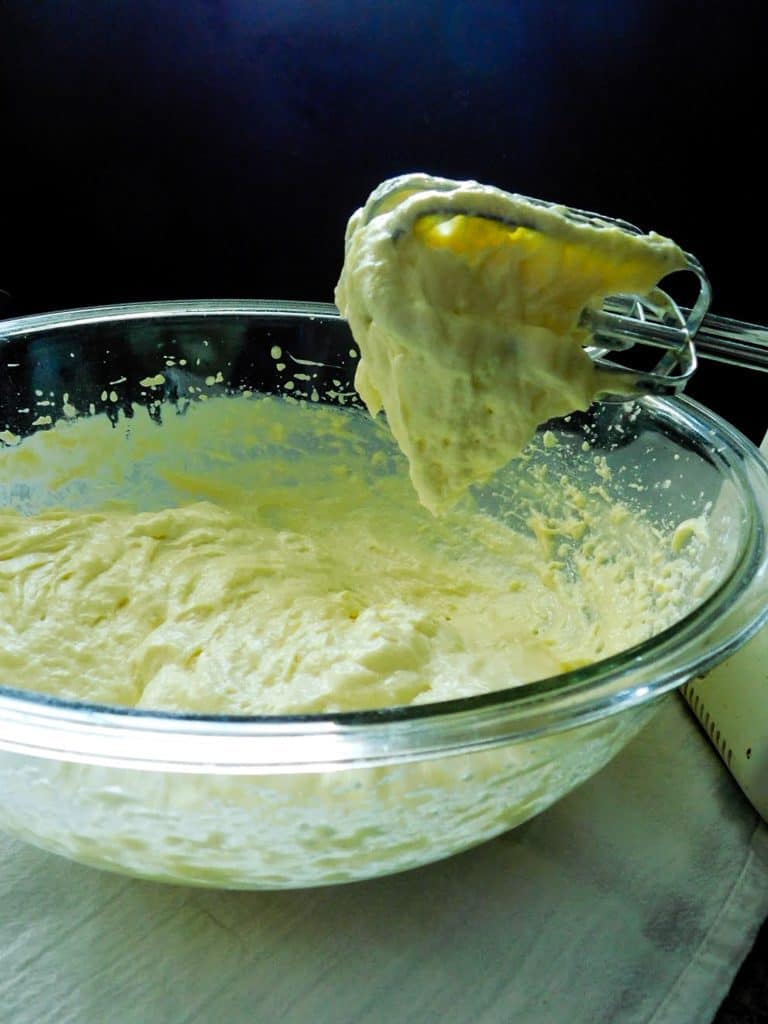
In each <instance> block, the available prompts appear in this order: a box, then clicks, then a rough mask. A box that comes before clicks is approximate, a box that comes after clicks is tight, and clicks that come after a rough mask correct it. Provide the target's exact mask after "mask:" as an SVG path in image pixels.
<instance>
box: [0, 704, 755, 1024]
mask: <svg viewBox="0 0 768 1024" xmlns="http://www.w3.org/2000/svg"><path fill="white" fill-rule="evenodd" d="M766 913H768V827H766V825H765V824H762V823H760V822H759V820H758V817H757V814H756V813H755V812H754V811H753V810H752V808H751V807H750V805H749V804H748V803H747V801H746V800H745V799H744V798H743V797H742V795H741V792H740V791H739V790H738V788H737V787H736V786H735V784H734V783H733V781H732V780H731V777H730V776H729V774H728V773H727V771H726V770H725V768H724V767H723V765H722V764H721V762H720V760H719V759H718V757H717V755H716V754H715V753H714V751H713V750H712V748H711V747H710V745H709V743H708V741H707V740H706V739H705V737H704V736H703V734H702V733H701V731H700V730H699V728H698V726H697V725H696V723H695V722H694V720H693V718H692V717H691V716H690V714H689V713H688V711H687V710H686V708H685V707H684V706H683V703H682V701H681V700H679V699H678V698H676V697H675V698H672V699H670V700H669V701H668V702H667V703H666V705H665V706H664V707H663V708H662V710H661V712H660V713H659V715H658V716H657V717H656V718H655V719H654V720H653V721H652V722H651V724H650V725H649V726H648V727H647V728H646V729H645V731H644V732H643V733H642V734H641V735H640V736H639V737H637V738H636V739H635V740H634V741H633V743H632V744H631V745H630V746H629V747H628V748H627V749H626V750H625V751H624V752H623V753H622V754H621V755H620V756H619V757H618V758H617V759H616V760H614V761H613V762H612V764H610V765H609V766H608V767H607V768H605V769H603V771H602V772H601V773H600V774H599V775H597V776H596V777H595V778H594V779H592V780H590V781H589V782H588V783H586V784H585V785H583V786H582V787H581V788H580V789H578V790H577V791H576V792H574V793H572V794H571V795H570V796H568V797H567V798H565V799H564V800H562V801H561V802H560V803H559V804H557V805H556V806H555V807H553V808H551V809H550V810H549V811H547V812H546V813H545V814H542V815H540V816H539V817H538V818H536V819H534V820H533V821H531V822H529V823H527V824H526V825H523V826H522V827H520V828H518V829H517V830H515V831H513V832H510V833H508V834H507V835H505V836H503V837H501V838H500V839H497V840H495V841H493V842H490V843H486V844H485V845H483V846H480V847H478V848H476V849H475V850H472V851H469V852H467V853H464V854H461V855H459V856H456V857H453V858H451V859H450V860H447V861H444V862H442V863H439V864H434V865H431V866H428V867H425V868H420V869H418V870H416V871H412V872H410V873H407V874H403V875H399V876H393V877H390V878H384V879H378V880H375V881H371V882H362V883H355V884H353V885H349V886H342V887H336V888H325V889H313V890H304V891H300V892H274V893H269V892H265V893H259V892H253V893H236V892H214V891H208V890H202V889H187V888H176V887H171V886H162V885H159V884H153V883H148V882H140V881H135V880H130V879H126V878H121V877H118V876H116V875H110V874H106V873H101V872H97V871H94V870H92V869H89V868H84V867H80V866H78V865H75V864H71V863H68V862H67V861H65V860H62V859H60V858H57V857H54V856H50V855H48V854H45V853H42V852H40V851H38V850H35V849H33V848H32V847H28V846H25V845H23V844H21V843H18V842H16V841H15V840H11V839H9V838H7V837H3V838H2V839H0V1019H1V1020H2V1021H3V1022H7V1024H104V1022H110V1024H112V1022H114V1024H134V1022H136V1024H193V1022H202V1024H207V1022H209V1021H216V1022H218V1021H220V1022H222V1024H241V1022H242V1024H246V1022H247V1024H254V1022H256V1024H264V1022H266V1024H270V1022H272V1021H274V1022H281V1024H283V1022H284V1024H310V1022H311V1024H324V1022H328V1024H347V1022H349V1024H353V1022H354V1024H379V1022H384V1021H386V1022H399V1021H403V1022H409V1024H410V1022H416V1024H419V1022H426V1024H432V1022H437V1021H441V1022H442V1021H445V1022H446V1024H451V1022H455V1024H469V1022H473V1024H496V1022H505V1024H506V1022H515V1024H529V1022H530V1024H550V1022H552V1024H561V1022H563V1024H582V1022H583V1024H599V1022H610V1024H634V1022H642V1024H688V1022H690V1024H706V1022H707V1021H710V1020H711V1019H712V1017H713V1016H714V1014H715V1012H716V1010H717V1008H718V1005H719V1003H720V1001H721V999H722V998H723V996H724V995H725V993H726V991H727V989H728V987H729V985H730V983H731V981H732V979H733V977H734V975H735V973H736V971H737V969H738V966H739V965H740V963H741V961H742V959H743V958H744V956H745V955H746V953H747V952H748V950H749V948H750V945H751V943H752V941H753V939H754V936H755V934H756V932H757V929H758V927H759V925H760V923H761V922H762V920H763V919H764V917H765V916H766Z"/></svg>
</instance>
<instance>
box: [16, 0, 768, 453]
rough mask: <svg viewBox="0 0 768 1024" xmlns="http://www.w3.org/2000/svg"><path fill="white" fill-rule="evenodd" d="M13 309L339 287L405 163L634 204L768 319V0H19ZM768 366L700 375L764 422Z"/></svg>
mask: <svg viewBox="0 0 768 1024" xmlns="http://www.w3.org/2000/svg"><path fill="white" fill-rule="evenodd" d="M0 11H1V12H2V13H0V88H1V90H2V91H1V92H0V97H1V99H2V104H3V110H2V119H1V120H0V130H1V131H2V144H1V148H0V181H1V182H2V192H1V193H0V195H2V200H3V201H2V207H1V210H2V213H1V214H0V225H1V226H2V234H1V235H0V239H1V240H2V244H1V245H0V289H5V291H6V292H7V293H8V294H7V295H6V296H3V295H2V294H0V306H2V307H3V308H2V310H0V312H2V313H4V315H15V314H22V313H27V312H35V311H42V310H48V309H54V308H64V307H70V306H77V305H92V304H100V303H106V302H116V301H132V300H141V299H156V298H182V297H229V296H237V297H246V296H247V297H264V298H304V299H319V300H323V299H325V300H330V299H332V294H333V285H334V283H335V280H336V277H337V274H338V271H339V268H340V263H341V250H342V239H343V231H344V225H345V222H346V218H347V216H348V215H349V213H350V212H351V211H352V209H353V208H354V207H355V206H356V205H357V204H358V203H359V202H361V201H362V200H363V199H364V198H365V196H366V195H367V193H368V192H369V191H370V189H371V188H372V187H373V186H374V185H375V184H376V183H377V182H378V181H379V180H381V179H382V178H384V177H387V176H389V175H391V174H395V173H399V172H402V171H406V170H426V171H430V172H432V173H439V174H443V175H447V176H453V177H475V178H478V179H480V180H487V181H490V182H493V183H495V184H498V185H500V186H502V187H504V188H507V189H510V190H513V191H520V192H525V193H528V194H531V195H535V196H540V197H542V198H545V199H554V200H558V201H562V202H566V203H570V204H572V205H575V206H581V207H584V208H587V209H594V210H597V211H599V212H603V213H607V214H611V215H614V216H620V217H624V218H625V219H627V220H631V221H634V222H635V223H637V224H639V225H641V226H642V227H644V228H654V229H656V230H658V231H660V232H662V233H664V234H668V235H671V236H672V237H674V238H675V239H676V240H677V241H679V242H680V243H681V244H682V245H683V246H684V247H685V248H687V249H689V250H690V251H692V252H694V253H695V254H696V255H697V256H698V257H699V258H700V260H701V261H702V262H703V263H704V265H705V267H706V268H707V270H708V273H709V275H710V277H711V279H712V282H713V287H714V293H715V301H714V303H713V309H714V310H715V311H716V312H718V313H721V314H724V315H730V316H735V317H739V318H742V319H748V320H753V321H757V322H761V321H763V322H764V321H765V320H766V318H768V313H766V312H765V310H764V300H763V295H764V292H765V290H766V283H765V282H764V280H763V260H762V258H761V256H760V253H759V249H758V250H757V251H755V248H756V247H755V239H759V237H760V235H761V233H763V232H765V231H766V230H768V214H766V211H765V208H764V204H763V190H764V182H765V179H766V174H765V170H764V157H763V155H762V149H763V134H764V130H765V122H766V117H765V106H766V104H765V100H766V92H767V90H766V86H765V85H764V84H763V83H764V81H765V80H766V66H765V65H766V62H767V61H768V56H766V54H768V49H767V48H766V45H765V44H766V42H768V20H767V19H768V16H767V15H766V14H765V13H763V11H764V4H763V3H762V2H757V0H755V2H753V3H745V2H744V0H729V2H722V3H713V2H709V3H708V2H703V3H682V2H680V0H584V2H570V3H569V2H560V3H553V2H536V0H518V2H507V3H504V2H501V0H499V2H495V3H494V2H490V0H479V2H476V3H471V2H463V3H461V2H456V0H442V2H441V3H437V2H433V0H391V2H384V0H379V2H372V0H327V2H320V0H316V2H310V0H303V2H302V0H274V2H271V3H268V2H259V0H165V2H164V3H161V2H158V3H154V4H152V3H149V2H147V0H122V2H120V0H113V2H112V3H110V4H106V3H98V2H96V0H91V2H85V0H70V2H68V3H66V4H64V3H61V2H53V0H41V2H33V0H6V3H5V5H4V6H1V5H0ZM767 389H768V377H766V376H763V375H759V374H756V373H752V374H750V373H746V372H745V371H740V370H728V369H725V370H723V369H722V368H720V367H718V366H715V365H713V364H709V365H705V366H703V367H702V368H701V370H700V371H699V373H698V374H697V379H696V381H695V383H694V384H693V385H691V387H690V388H689V393H691V394H693V395H694V396H695V397H699V398H701V399H702V400H704V401H706V402H708V404H710V405H712V406H713V407H714V408H715V409H716V410H717V411H719V412H721V413H722V414H723V415H726V416H727V417H728V418H729V419H731V420H732V421H733V422H735V423H736V424H737V425H738V426H740V427H741V428H742V429H743V430H745V431H746V432H747V433H748V434H750V436H752V437H753V438H759V437H761V436H762V433H763V432H764V430H765V429H766V428H768V402H766V401H765V400H764V397H763V396H764V394H765V393H766V390H767Z"/></svg>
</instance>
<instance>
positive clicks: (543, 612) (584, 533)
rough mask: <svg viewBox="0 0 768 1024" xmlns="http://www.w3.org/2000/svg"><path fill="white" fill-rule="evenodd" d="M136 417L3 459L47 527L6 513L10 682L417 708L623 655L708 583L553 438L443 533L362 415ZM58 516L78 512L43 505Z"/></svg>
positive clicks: (227, 408) (52, 437) (301, 708)
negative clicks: (573, 472) (500, 495)
mask: <svg viewBox="0 0 768 1024" xmlns="http://www.w3.org/2000/svg"><path fill="white" fill-rule="evenodd" d="M128 422H129V424H130V426H129V427H128V429H127V431H126V436H124V437H122V436H117V437H116V436H115V432H114V430H113V429H112V428H111V426H110V425H109V424H108V422H107V421H106V420H105V418H103V417H93V418H90V417H85V418H82V419H78V420H75V421H73V422H71V423H61V424H59V425H58V427H57V428H56V429H55V430H53V431H49V432H42V433H38V434H36V435H34V436H32V437H30V438H28V439H26V440H25V441H24V442H23V443H22V444H21V445H19V446H18V447H16V448H13V449H8V450H7V451H6V452H5V453H4V459H3V476H4V478H5V479H10V480H13V481H15V482H16V484H25V486H27V485H28V486H29V487H30V493H31V494H32V498H31V499H30V500H31V501H32V506H30V509H29V510H31V511H32V513H33V514H31V515H24V514H21V512H18V511H11V510H5V511H4V512H2V514H0V601H2V607H3V615H2V617H0V672H1V673H2V677H3V679H5V680H8V681H12V684H13V685H14V686H16V687H20V688H26V689H32V690H40V689H44V690H45V691H46V692H49V693H52V694H55V695H56V696H59V697H63V698H67V699H72V700H84V701H89V702H96V703H102V704H119V705H124V706H135V707H141V708H158V709H166V710H175V711H188V712H189V711H191V712H199V713H211V714H278V713H298V712H307V713H310V712H333V711H347V710H353V709H362V708H376V707H386V706H393V705H402V704H413V703H427V702H432V701H438V700H447V699H451V698H455V697H459V696H471V695H473V694H477V693H482V692H488V691H491V690H497V689H501V688H504V687H508V686H514V685H516V684H519V683H524V682H528V681H530V680H533V679H537V678H542V677H546V676H551V675H554V674H557V673H560V672H563V671H565V670H567V669H571V668H574V667H577V666H579V665H582V664H586V663H588V662H593V661H595V660H598V659H600V658H603V657H605V656H607V655H609V654H612V653H615V652H617V651H619V650H621V649H624V648H626V647H628V646H630V645H632V644H633V643H636V642H638V641H640V640H643V639H645V638H646V637H648V636H650V635H651V634H652V633H653V632H655V631H657V630H659V629H661V628H663V627H664V625H666V624H669V623H670V622H671V621H673V620H674V619H675V618H677V617H679V615H680V614H681V613H682V611H683V610H684V609H685V608H686V607H687V606H688V605H689V604H690V603H691V601H692V600H693V599H694V594H695V593H696V592H697V591H696V588H698V592H701V591H702V589H703V588H706V585H707V581H706V577H704V576H702V575H701V573H700V572H699V571H698V567H697V557H696V556H697V551H698V548H699V539H698V534H697V531H696V530H695V529H692V528H691V527H690V526H688V527H684V528H682V529H675V528H673V527H670V529H668V530H667V529H662V528H660V527H658V526H653V525H652V524H651V523H649V522H648V521H647V520H646V519H645V518H644V517H643V516H642V515H641V514H640V513H638V512H635V511H633V510H632V509H630V508H629V507H628V506H626V505H624V504H623V503H622V502H619V501H616V500H614V499H613V498H612V497H611V495H610V493H609V490H606V486H607V485H608V484H609V480H607V477H608V476H609V475H610V474H609V472H608V470H607V469H606V468H605V466H604V465H603V461H604V460H602V461H601V459H600V458H599V457H596V461H595V472H594V475H593V479H592V481H591V483H590V482H589V481H586V480H585V481H583V482H582V483H581V484H580V483H579V482H578V481H575V480H574V481H571V482H570V483H565V482H564V481H563V479H562V468H563V464H564V462H565V463H567V461H568V460H567V452H564V453H563V459H562V460H560V461H558V453H559V448H558V444H554V442H553V440H552V439H551V436H550V435H544V437H543V438H541V439H540V441H539V443H538V450H534V451H533V452H532V453H530V454H528V455H526V456H525V457H524V458H523V459H521V460H518V461H517V463H515V464H513V465H512V466H510V467H509V469H508V471H507V477H506V478H505V476H504V474H502V475H501V477H499V478H497V480H496V485H495V486H496V488H497V489H498V490H499V491H500V492H501V491H503V490H504V489H506V490H507V491H508V492H514V493H516V494H517V495H518V499H519V500H517V501H516V502H514V503H512V502H505V501H504V500H500V501H499V502H498V504H499V506H500V509H501V511H500V513H499V514H498V515H496V514H491V512H489V511H488V510H487V509H486V508H484V507H482V506H481V504H479V503H478V502H477V501H476V500H475V499H473V498H470V497H467V498H466V499H465V500H464V501H463V502H461V503H460V504H459V505H458V506H457V507H456V508H455V509H453V510H452V511H451V512H448V513H446V514H444V515H442V516H440V517H438V518H435V517H434V516H432V515H431V514H430V513H429V512H427V511H426V510H425V509H424V508H423V507H422V506H421V505H420V504H419V503H418V502H417V501H416V499H415V496H414V494H413V489H412V486H411V483H410V480H409V477H408V472H407V464H406V461H405V459H404V458H403V456H402V455H401V453H400V452H399V450H398V449H397V447H396V445H395V444H394V442H393V440H392V438H391V436H390V434H389V432H388V431H387V430H386V427H385V426H384V425H383V424H382V423H381V422H376V421H374V420H373V419H371V418H370V417H369V416H368V415H367V413H365V411H363V410H360V409H342V408H334V407H328V406H323V405H320V404H313V403H311V402H308V403H299V402H296V401H293V400H289V399H286V398H280V397H250V398H246V397H240V398H224V397H222V398H218V399H213V400H210V401H207V402H205V403H202V402H200V403H196V404H194V405H193V406H192V407H190V409H189V410H188V411H187V414H186V415H184V416H177V415H173V414H171V415H168V416H167V417H165V420H164V424H163V426H162V428H158V426H157V424H156V423H154V422H152V421H151V420H150V418H149V416H147V414H146V410H143V409H136V410H135V415H134V417H133V418H132V419H131V420H130V421H128ZM548 445H552V447H548ZM84 479H86V480H88V489H87V501H81V499H80V498H78V494H79V491H78V486H79V482H80V481H82V480H84ZM33 481H34V483H32V482H33ZM525 493H529V494H530V498H529V499H525V498H524V494H525ZM118 499H119V500H118ZM62 500H66V502H67V503H68V504H69V505H70V506H71V505H73V504H75V503H77V502H78V501H81V507H80V508H79V509H76V510H73V509H72V508H70V509H69V510H66V511H64V510H61V508H58V509H57V508H55V507H54V508H46V505H51V504H53V505H54V506H55V505H57V504H60V503H61V501H62ZM505 505H508V506H509V507H510V508H511V507H513V506H514V509H515V516H516V518H515V521H514V522H511V521H507V520H505V517H504V514H503V509H504V506H505Z"/></svg>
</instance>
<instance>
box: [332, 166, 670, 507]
mask: <svg viewBox="0 0 768 1024" xmlns="http://www.w3.org/2000/svg"><path fill="white" fill-rule="evenodd" d="M685 262H686V260H685V255H684V253H683V252H682V250H681V249H680V248H679V247H678V246H677V245H675V243H674V242H672V241H670V240H669V239H666V238H662V237H661V236H660V235H657V234H655V233H652V234H649V235H633V234H630V233H629V232H627V231H624V230H622V229H620V228H618V227H596V226H594V225H593V224H590V223H586V222H585V223H579V222H575V221H574V220H572V219H569V218H568V217H567V216H566V215H565V211H564V210H563V209H562V208H557V207H545V206H541V205H538V204H535V203H533V202H532V201H530V200H527V199H524V198H521V197H520V196H515V195H510V194H509V193H506V192H502V191H501V190H499V189H496V188H492V187H489V186H486V185H480V184H478V183H477V182H474V181H465V182H456V181H449V180H447V179H444V178H433V177H430V176H428V175H423V174H412V175H405V176H402V177H400V178H395V179H392V180H391V181H388V182H384V184H383V185H381V186H380V187H379V188H378V189H376V191H375V192H373V194H372V195H371V197H370V199H369V200H368V202H367V203H366V204H365V206H364V207H363V208H362V209H360V210H358V211H357V212H356V213H355V214H354V215H353V216H352V218H351V219H350V222H349V225H348V228H347V235H346V243H345V260H344V268H343V271H342V274H341V278H340V280H339V283H338V286H337V289H336V302H337V305H338V306H339V309H340V310H341V312H342V313H343V315H344V316H345V317H346V318H347V319H348V321H349V324H350V327H351V328H352V332H353V334H354V336H355V340H356V341H357V343H358V345H359V347H360V351H361V355H362V360H361V362H360V365H359V368H358V371H357V376H356V379H355V386H356V387H357V389H358V391H359V392H360V394H361V396H362V397H363V399H364V401H365V403H366V405H367V406H368V408H369V410H370V411H371V413H373V414H374V415H375V414H376V413H377V412H378V411H379V410H380V409H383V410H384V411H385V412H386V415H387V420H388V423H389V426H390V428H391V430H392V432H393V434H394V436H395V438H396V439H397V442H398V444H399V445H400V447H401V448H402V450H403V452H404V453H405V454H406V456H407V457H408V460H409V463H410V471H411V477H412V480H413V484H414V486H415V488H416V491H417V493H418V495H419V498H420V500H421V502H422V503H423V504H424V505H425V506H426V507H427V508H429V509H431V510H432V511H434V512H439V511H441V510H443V509H445V508H447V507H450V506H451V505H452V504H453V503H454V502H455V501H456V500H457V499H458V498H459V497H460V496H461V494H463V493H464V491H465V490H466V489H467V487H468V486H469V485H470V484H473V483H477V482H482V481H485V480H487V479H488V478H489V477H490V475H491V474H492V473H493V472H495V471H496V470H497V469H499V468H500V467H501V466H503V465H505V464H506V463H507V462H508V461H509V459H510V458H513V457H514V456H516V455H518V454H519V453H520V452H521V451H522V449H523V448H524V446H525V445H526V444H527V443H528V442H529V441H530V439H531V437H532V436H533V434H534V431H535V429H536V427H537V426H538V425H539V424H541V423H543V422H545V421H546V420H549V419H551V418H553V417H556V416H562V415H564V414H566V413H569V412H573V411H574V410H577V409H586V408H587V407H588V406H589V405H591V403H592V402H593V401H594V399H595V398H596V397H597V396H598V395H599V394H600V393H601V392H604V391H610V390H616V388H617V380H616V378H615V377H614V378H613V379H611V378H610V377H609V376H608V375H607V374H606V373H604V372H601V371H600V370H598V369H597V368H596V367H595V365H594V363H593V362H592V360H591V359H590V358H589V357H588V356H587V354H586V353H585V352H584V351H583V348H582V346H583V345H585V344H587V343H588V342H589V333H588V330H586V329H585V328H584V327H583V326H582V325H581V322H580V318H581V316H582V313H583V312H584V310H586V309H589V308H590V307H595V306H598V305H599V304H600V302H601V301H602V299H603V298H605V297H606V296H607V295H611V294H619V293H629V294H637V295H646V294H647V293H648V292H649V291H650V290H651V289H652V288H653V287H654V286H655V285H656V284H657V282H658V281H659V280H660V279H661V278H662V277H664V276H665V275H666V274H668V273H670V272H672V271H674V270H678V269H681V268H682V267H683V266H685Z"/></svg>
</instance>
